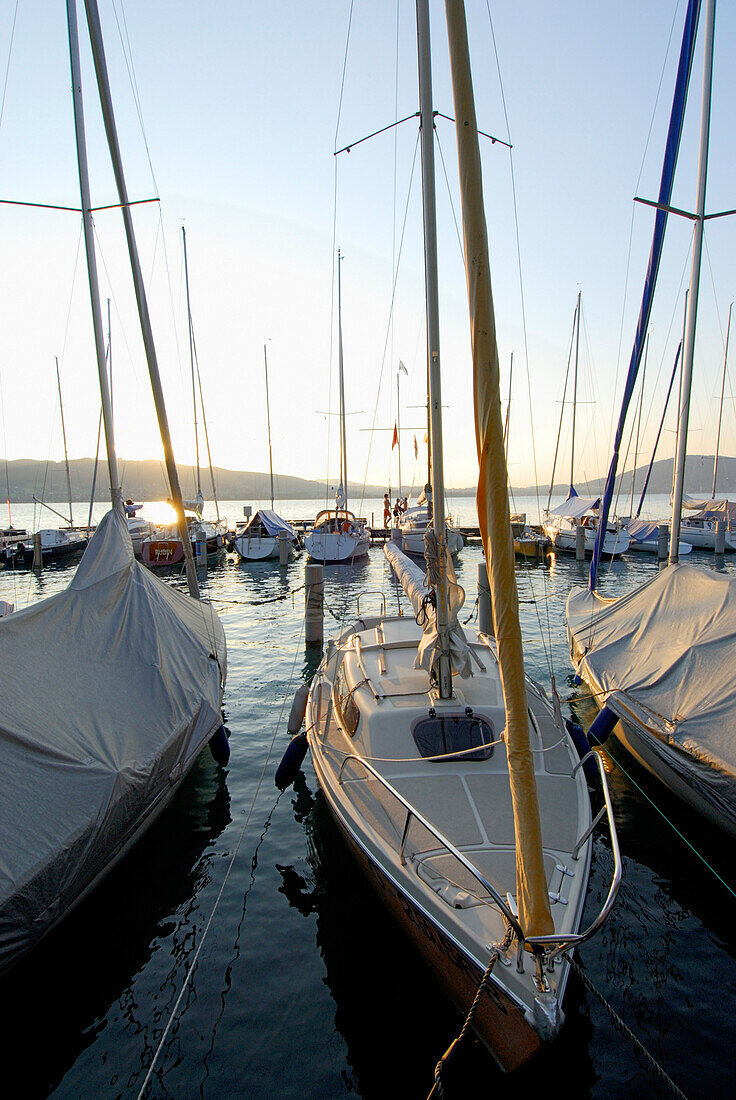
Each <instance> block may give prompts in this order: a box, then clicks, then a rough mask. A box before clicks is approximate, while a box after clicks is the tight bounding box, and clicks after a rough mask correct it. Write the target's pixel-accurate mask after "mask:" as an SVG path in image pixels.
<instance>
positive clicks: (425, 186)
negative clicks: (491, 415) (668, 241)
mask: <svg viewBox="0 0 736 1100" xmlns="http://www.w3.org/2000/svg"><path fill="white" fill-rule="evenodd" d="M417 43H418V57H419V117H420V122H421V131H422V133H421V136H422V201H423V210H424V273H425V274H424V277H425V291H426V299H427V376H428V379H429V425H430V431H429V450H430V455H431V469H432V482H431V485H432V521H433V527H434V532H435V536H436V538H437V546H438V548H439V563H438V566H439V583H438V585H437V633H438V635H439V643H440V655H439V691H440V698H441V699H450V698H451V697H452V674H451V669H450V632H449V627H448V619H449V614H448V593H447V571H446V560H445V542H446V530H445V474H444V465H443V460H442V383H441V379H440V324H439V293H438V289H437V209H436V201H435V169H434V111H433V108H432V61H431V54H430V46H429V4H428V0H417Z"/></svg>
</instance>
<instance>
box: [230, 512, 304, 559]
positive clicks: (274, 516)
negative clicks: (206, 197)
mask: <svg viewBox="0 0 736 1100" xmlns="http://www.w3.org/2000/svg"><path fill="white" fill-rule="evenodd" d="M283 539H285V540H286V541H287V543H288V544H289V549H290V550H297V549H298V548H299V536H298V535H297V533H296V531H295V530H294V528H293V527H292V526H291V524H290V523H287V521H286V520H285V519H282V518H281V516H280V515H278V513H276V512H274V511H273V509H271V508H259V509H258V511H257V512H254V514H253V515H252V516H251V517H250V519H249V520H248V521H247V523H244V524H243V525H242V526H239V527H237V528H236V529H235V534H234V536H233V540H232V541H233V544H234V546H235V549H236V550H237V552H238V553H239V554H240V556H241V558H244V559H245V561H264V560H265V559H267V558H277V557H278V556H279V540H283Z"/></svg>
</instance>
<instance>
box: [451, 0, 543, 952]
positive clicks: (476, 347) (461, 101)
mask: <svg viewBox="0 0 736 1100" xmlns="http://www.w3.org/2000/svg"><path fill="white" fill-rule="evenodd" d="M445 6H446V13H447V27H448V36H449V42H450V59H451V65H452V85H453V95H454V100H455V118H456V126H455V129H456V132H457V141H458V156H459V162H460V189H461V193H462V206H463V234H464V240H465V270H466V276H467V282H468V302H469V307H470V333H471V343H472V349H473V389H474V399H475V436H476V444H477V448H478V466H479V475H478V493H477V505H478V522H479V525H480V532H481V537H482V540H483V549H484V552H485V556H486V562H487V565H488V578H489V584H490V590H491V601H492V606H493V626H494V631H495V635H496V641H497V644H498V660H499V667H500V672H501V682H502V684H503V695H504V704H505V707H506V747H507V752H508V762H509V778H510V783H511V798H512V802H513V808H514V828H515V833H516V888H517V904H518V909H519V919H520V922H521V926H522V928H523V929H524V933H525V935H527V936H542V935H549V934H551V933H552V932H553V931H554V925H553V921H552V915H551V912H550V907H549V897H548V894H547V881H546V876H545V873H544V861H543V855H542V831H541V825H540V819H539V805H538V802H537V784H536V779H535V776H534V760H533V757H532V752H531V749H530V746H529V716H528V709H527V698H526V681H525V677H524V658H523V653H522V645H521V627H520V624H519V605H518V596H517V591H516V575H515V570H514V546H513V541H512V536H511V523H510V516H509V501H508V491H507V487H506V486H507V472H506V461H505V457H504V443H503V425H502V423H501V391H500V384H499V366H498V348H497V346H496V323H495V317H494V312H493V297H492V292H491V277H490V269H489V261H488V237H487V232H486V222H485V214H484V210H483V187H482V174H481V164H480V154H479V150H478V130H477V123H476V116H475V103H474V99H473V87H472V82H471V79H470V63H469V51H468V40H467V28H466V25H465V12H464V6H463V4H462V3H459V2H457V0H446V5H445Z"/></svg>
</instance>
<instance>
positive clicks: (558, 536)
mask: <svg viewBox="0 0 736 1100" xmlns="http://www.w3.org/2000/svg"><path fill="white" fill-rule="evenodd" d="M599 507H600V497H580V496H578V494H577V493H576V492H575V490H574V489H573V491H572V493H571V495H570V496H569V497H568V498H567V500H566V501H564V502H563V503H562V504H558V505H557V507H556V508H552V509H550V510H549V511H548V512H547V519H546V522H545V524H544V533H545V535H546V536H547V538H548V539H549V541H550V544H551V546H552V549H553V550H566V551H568V552H570V553H573V554H574V553H575V548H576V545H577V537H578V535H577V532H578V528H579V527H582V529H583V531H584V532H585V552H586V554H592V553H593V550H594V548H595V540H596V535H597V534H598V524H599V515H598V509H599ZM602 545H603V553H604V554H605V555H606V557H618V555H619V554H625V553H626V551H627V550H628V549H629V535H628V533H627V532H626V531H625V530H623V529H617V528H616V527H615V525H613V524H610V525H609V526H608V528H607V530H606V531H605V533H604V535H603V543H602Z"/></svg>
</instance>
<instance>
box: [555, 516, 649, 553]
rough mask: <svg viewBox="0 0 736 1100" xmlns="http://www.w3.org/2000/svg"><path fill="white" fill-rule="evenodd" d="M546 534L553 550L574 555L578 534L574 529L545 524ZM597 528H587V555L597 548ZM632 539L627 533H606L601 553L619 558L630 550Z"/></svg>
mask: <svg viewBox="0 0 736 1100" xmlns="http://www.w3.org/2000/svg"><path fill="white" fill-rule="evenodd" d="M544 533H545V535H546V536H547V538H548V539H549V540H550V542H551V543H552V548H553V550H564V551H566V552H567V553H570V554H574V553H575V549H576V545H577V534H576V529H575V528H574V527H558V526H557V525H556V524H554V523H548V524H545V527H544ZM595 536H596V531H595V528H592V527H591V528H585V553H586V554H592V553H593V549H594V547H595ZM629 544H630V539H629V536H628V534H627V532H626V531H623V530H621V531H616V532H613V531H606V535H605V538H604V539H603V547H602V549H601V553H602V554H603V555H604V556H605V557H618V555H619V554H625V553H626V551H627V550H628V549H629Z"/></svg>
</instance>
